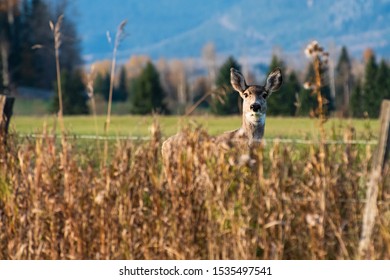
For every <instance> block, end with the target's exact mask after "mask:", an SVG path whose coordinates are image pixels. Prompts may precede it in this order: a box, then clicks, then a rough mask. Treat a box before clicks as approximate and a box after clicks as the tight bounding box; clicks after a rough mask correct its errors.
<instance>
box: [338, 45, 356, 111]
mask: <svg viewBox="0 0 390 280" xmlns="http://www.w3.org/2000/svg"><path fill="white" fill-rule="evenodd" d="M352 81H353V79H352V72H351V61H350V58H349V55H348V51H347V48H346V47H345V46H343V47H342V49H341V54H340V57H339V61H338V63H337V66H336V75H335V88H336V93H335V94H336V96H335V107H336V110H337V111H340V112H342V114H343V115H344V116H346V115H347V114H348V106H349V99H350V95H351V89H352Z"/></svg>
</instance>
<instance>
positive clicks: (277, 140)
mask: <svg viewBox="0 0 390 280" xmlns="http://www.w3.org/2000/svg"><path fill="white" fill-rule="evenodd" d="M16 135H17V136H18V137H21V138H36V139H42V138H60V137H61V135H59V134H47V135H44V134H35V133H32V134H23V133H18V134H16ZM66 138H67V139H83V140H99V141H104V140H110V141H113V140H126V141H149V140H151V137H149V136H123V135H118V136H115V135H108V136H102V135H87V134H82V135H80V134H74V135H67V136H66ZM164 139H166V138H163V140H164ZM263 140H264V141H265V143H268V142H269V143H289V144H302V145H314V144H320V143H324V144H328V145H332V144H341V145H377V144H378V141H377V140H324V141H320V140H308V139H293V138H264V139H263Z"/></svg>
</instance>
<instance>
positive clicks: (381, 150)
mask: <svg viewBox="0 0 390 280" xmlns="http://www.w3.org/2000/svg"><path fill="white" fill-rule="evenodd" d="M380 124H381V128H380V134H379V140H378V147H377V150H376V153H375V154H374V158H373V161H372V167H371V173H370V177H369V178H368V182H367V193H366V199H367V200H366V205H365V207H364V212H363V223H362V234H361V237H360V242H359V251H358V258H359V259H367V258H370V254H369V250H368V249H369V245H370V243H371V234H372V230H373V228H374V225H375V219H376V216H377V214H378V207H377V201H378V192H379V189H378V185H379V182H380V181H381V178H382V172H383V167H384V166H385V163H386V161H388V160H389V150H390V100H383V101H382V106H381V115H380ZM382 191H383V192H385V191H387V190H382Z"/></svg>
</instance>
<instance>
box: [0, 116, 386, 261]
mask: <svg viewBox="0 0 390 280" xmlns="http://www.w3.org/2000/svg"><path fill="white" fill-rule="evenodd" d="M53 121H54V118H53V117H39V118H38V117H20V116H15V117H14V118H13V119H12V127H13V130H14V131H16V132H18V133H31V132H38V133H41V132H42V128H43V124H44V123H46V124H47V126H48V128H51V127H52V125H53ZM97 122H98V128H99V131H98V133H99V134H101V133H102V127H103V123H104V118H103V117H99V118H98V120H97ZM187 122H190V123H191V122H196V123H201V124H202V125H203V127H204V128H201V127H199V126H196V125H195V126H193V125H192V126H191V125H190V126H188V125H186V123H187ZM65 124H66V128H67V130H68V131H69V133H73V134H92V135H94V134H95V126H94V120H93V118H92V117H66V118H65ZM239 124H240V119H239V118H238V117H227V118H216V117H191V118H188V119H187V118H176V117H157V122H153V118H152V117H135V116H121V117H119V116H118V117H117V116H114V117H113V118H112V126H111V130H110V134H111V135H131V136H149V137H150V140H148V141H142V142H137V141H131V140H120V139H118V140H117V141H110V142H109V149H107V156H104V152H103V149H102V146H103V145H101V144H102V143H100V145H99V143H98V142H96V141H87V142H84V143H89V144H88V145H80V143H81V142H80V140H79V139H77V138H76V139H75V138H69V139H63V141H61V142H59V141H56V139H55V138H53V137H47V136H50V135H51V132H50V129H48V130H46V132H45V133H44V137H43V138H36V139H34V138H30V137H23V136H20V135H19V136H18V134H17V133H11V134H10V136H9V137H8V139H7V141H6V145H4V143H5V142H4V141H2V140H1V139H0V140H1V141H0V143H2V144H1V145H0V162H1V165H0V210H1V215H0V240H1V241H0V259H357V258H360V257H363V258H368V259H389V258H390V239H389V236H390V204H389V199H388V198H389V190H388V188H386V186H388V185H389V184H390V171H389V169H388V168H387V169H385V170H384V173H383V177H382V178H381V180H380V182H379V183H380V186H379V193H378V197H379V201H378V205H377V207H378V215H377V218H376V220H375V225H374V231H373V234H372V236H371V238H370V243H369V246H368V251H367V252H365V254H364V255H363V256H359V253H358V247H359V246H358V245H359V240H360V236H361V231H362V220H363V210H364V206H365V197H366V182H367V181H368V179H369V178H370V170H371V162H372V155H373V152H374V147H375V146H372V145H362V144H359V145H354V144H342V143H333V144H325V145H321V144H318V143H317V144H310V145H298V144H296V143H280V142H274V143H270V144H267V145H266V146H260V147H258V148H257V149H255V150H250V151H249V150H248V148H247V146H246V145H240V144H238V145H235V146H233V147H231V148H229V149H226V148H224V147H220V146H218V145H216V144H215V143H214V142H213V141H212V139H211V138H210V136H209V133H210V134H215V133H219V132H221V131H225V130H229V129H234V128H237V127H238V126H239ZM317 124H318V123H317V121H316V120H311V119H283V118H269V119H268V120H267V130H266V137H300V138H302V137H303V138H308V139H313V137H315V135H316V134H317V128H316V125H317ZM178 125H179V127H180V126H182V127H183V130H182V131H183V133H184V134H183V135H184V136H183V138H182V139H181V142H180V143H178V149H176V150H175V151H173V152H172V153H171V155H170V159H169V164H167V165H165V166H164V164H163V161H162V157H161V144H162V137H161V136H162V135H165V136H166V135H170V134H173V133H175V132H176V131H177V130H178ZM350 125H353V126H354V127H355V130H356V133H352V135H351V134H348V133H346V131H352V130H351V128H350ZM57 126H58V125H57ZM326 129H327V131H328V134H329V138H332V137H333V138H338V139H342V138H343V137H344V135H346V134H347V135H350V136H349V137H350V138H348V139H371V138H372V137H371V135H372V134H374V135H376V134H377V129H378V122H377V121H371V120H336V119H334V120H330V121H329V122H328V123H327V124H326ZM332 135H334V136H332ZM358 137H359V138H358ZM374 138H375V137H374Z"/></svg>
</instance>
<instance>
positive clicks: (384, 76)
mask: <svg viewBox="0 0 390 280" xmlns="http://www.w3.org/2000/svg"><path fill="white" fill-rule="evenodd" d="M376 85H377V87H378V93H379V96H380V99H381V100H383V99H390V69H389V66H388V65H387V63H386V61H385V60H384V59H382V60H381V62H380V64H379V68H378V74H377V77H376Z"/></svg>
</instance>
